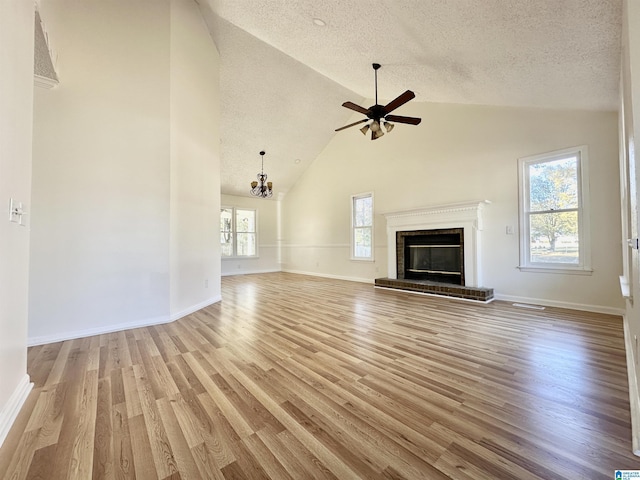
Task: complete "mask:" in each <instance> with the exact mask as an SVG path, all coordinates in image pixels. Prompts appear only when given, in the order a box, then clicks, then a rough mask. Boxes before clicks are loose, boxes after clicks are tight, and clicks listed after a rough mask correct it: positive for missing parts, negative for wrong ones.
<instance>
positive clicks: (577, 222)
mask: <svg viewBox="0 0 640 480" xmlns="http://www.w3.org/2000/svg"><path fill="white" fill-rule="evenodd" d="M585 165H586V147H578V148H574V149H567V150H563V151H559V152H552V153H550V154H545V155H537V156H534V157H528V158H524V159H520V182H521V186H520V193H521V198H520V217H521V222H520V225H521V232H520V235H521V262H520V263H521V265H520V266H521V268H522V267H525V268H526V267H533V268H535V267H540V268H558V267H561V268H569V269H575V268H581V269H587V262H588V255H587V253H588V236H587V235H586V231H587V229H586V226H585V224H586V219H587V218H588V216H587V215H586V213H585V211H586V202H585V201H584V199H585V195H586V186H587V185H588V183H587V182H586V178H585V177H586V170H585Z"/></svg>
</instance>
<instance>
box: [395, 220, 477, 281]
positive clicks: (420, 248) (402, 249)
mask: <svg viewBox="0 0 640 480" xmlns="http://www.w3.org/2000/svg"><path fill="white" fill-rule="evenodd" d="M396 258H397V262H398V265H397V268H398V270H397V272H398V279H413V280H429V281H434V282H440V283H448V284H454V285H464V284H465V281H464V229H462V228H447V229H434V230H414V231H405V232H396Z"/></svg>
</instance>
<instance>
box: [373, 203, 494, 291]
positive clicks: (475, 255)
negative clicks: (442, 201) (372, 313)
mask: <svg viewBox="0 0 640 480" xmlns="http://www.w3.org/2000/svg"><path fill="white" fill-rule="evenodd" d="M489 203H490V202H489V201H487V200H482V201H475V202H467V203H456V204H448V205H438V206H433V207H426V208H421V209H417V210H405V211H401V212H391V213H386V214H385V215H384V216H385V218H386V220H387V265H388V272H389V276H388V277H387V278H377V279H376V280H375V286H376V287H379V288H393V289H400V290H406V291H409V292H417V293H424V294H433V295H442V296H448V297H455V298H462V299H465V300H474V301H479V302H485V303H486V302H490V301H492V300H493V289H492V288H486V287H483V286H482V269H481V258H480V247H481V244H482V237H481V234H482V229H483V223H482V211H483V209H484V207H485V206H486V205H488V204H489ZM451 228H461V229H463V231H464V234H463V235H464V246H465V247H464V271H465V284H464V285H453V284H448V283H440V282H434V281H427V280H411V279H398V263H397V252H396V250H397V248H396V233H397V232H405V231H414V230H431V229H451Z"/></svg>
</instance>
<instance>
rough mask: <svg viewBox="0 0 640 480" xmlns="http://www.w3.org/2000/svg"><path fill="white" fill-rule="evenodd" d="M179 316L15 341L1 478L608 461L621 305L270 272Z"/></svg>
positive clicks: (369, 473) (519, 470)
mask: <svg viewBox="0 0 640 480" xmlns="http://www.w3.org/2000/svg"><path fill="white" fill-rule="evenodd" d="M222 284H223V291H222V293H223V301H222V302H221V303H219V304H216V305H213V306H211V307H208V308H205V309H203V310H201V311H199V312H196V313H194V314H192V315H189V316H188V317H185V318H183V319H180V320H178V321H176V322H173V323H170V324H166V325H161V326H155V327H149V328H140V329H136V330H128V331H124V332H117V333H112V334H107V335H100V336H96V337H90V338H84V339H78V340H72V341H66V342H60V343H55V344H49V345H43V346H38V347H33V348H30V349H29V360H28V372H29V374H30V375H31V379H32V381H33V382H34V383H35V387H34V389H33V391H32V393H31V394H30V396H29V398H28V400H27V403H26V405H25V407H24V408H23V410H22V412H21V413H20V415H19V417H18V419H17V421H16V423H15V425H14V427H13V429H12V430H11V432H10V434H9V436H8V437H7V440H6V441H5V444H4V446H3V447H2V449H0V472H2V473H0V476H2V475H4V476H2V478H5V479H23V478H29V479H46V480H53V479H91V478H96V479H98V478H99V479H133V478H136V479H143V480H148V479H172V480H175V479H226V480H230V479H267V478H268V479H276V480H286V479H294V480H306V479H340V480H346V479H430V480H440V479H459V480H478V479H491V480H495V479H519V480H527V479H544V480H556V479H558V480H559V479H563V480H564V479H589V480H597V479H612V478H614V474H613V472H614V470H615V469H629V470H635V469H640V458H638V457H635V456H633V455H632V453H631V431H630V418H629V400H628V398H629V397H628V387H627V374H626V365H625V353H624V342H623V326H622V319H621V318H619V317H615V316H607V315H600V314H590V313H584V312H575V311H569V310H561V309H553V308H548V309H546V310H544V311H536V310H526V309H521V308H517V307H514V306H512V305H510V304H507V303H502V302H494V303H492V304H489V305H480V304H472V303H467V302H459V301H455V300H450V299H440V298H433V297H426V296H419V295H411V294H407V293H403V292H399V291H387V290H379V289H374V288H373V287H372V286H371V285H366V284H359V283H354V282H344V281H337V280H328V279H322V278H316V277H308V276H302V275H293V274H286V273H273V274H261V275H247V276H236V277H225V278H223V280H222Z"/></svg>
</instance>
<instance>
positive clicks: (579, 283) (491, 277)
mask: <svg viewBox="0 0 640 480" xmlns="http://www.w3.org/2000/svg"><path fill="white" fill-rule="evenodd" d="M399 114H403V115H410V116H419V117H422V119H423V121H422V124H421V125H419V126H416V127H414V126H406V125H397V126H396V128H395V129H394V130H393V131H392V132H391V133H388V134H387V135H385V136H384V137H383V138H381V139H378V140H376V141H371V140H369V138H365V137H364V136H363V135H362V134H361V133H360V132H359V131H358V130H357V129H356V128H354V129H351V130H347V131H344V132H340V133H338V134H336V135H335V137H334V139H333V140H332V141H331V142H330V143H329V144H328V145H327V147H326V148H325V149H324V151H323V152H322V154H321V155H320V156H319V157H318V158H317V159H316V160H315V162H314V163H313V165H312V166H311V167H310V168H309V170H308V171H307V172H306V174H305V175H304V176H303V178H302V179H301V180H300V181H299V182H298V183H297V184H296V185H295V186H294V188H292V189H291V191H290V192H289V193H288V194H287V196H286V197H285V198H284V200H283V206H282V210H283V219H284V223H283V253H282V255H283V269H284V270H288V271H298V272H305V273H311V274H319V275H326V276H334V277H341V278H349V279H354V280H362V281H372V280H373V279H374V278H376V277H384V276H386V275H387V261H386V249H387V244H386V243H387V242H386V233H385V229H386V225H385V219H384V216H383V215H382V214H383V213H385V212H393V211H400V210H409V209H415V208H420V207H428V206H436V205H442V204H448V203H456V202H464V201H474V200H485V199H486V200H490V201H491V202H492V203H491V204H490V205H488V206H487V207H486V208H485V209H484V212H485V214H484V219H485V226H484V227H485V228H484V231H483V232H482V237H483V239H482V241H483V249H482V252H481V263H482V265H483V267H482V269H483V274H482V278H483V280H484V281H483V283H484V286H486V287H493V288H494V289H495V292H496V294H497V296H498V297H499V298H503V299H508V300H518V301H528V302H532V303H541V304H547V305H561V306H567V307H573V308H581V309H587V310H597V311H606V312H620V311H621V309H622V307H623V301H622V297H621V295H620V290H619V285H618V275H619V274H620V271H621V262H620V255H621V238H620V217H619V215H618V213H617V212H619V179H618V165H617V161H618V145H617V116H616V113H615V112H610V113H608V112H588V111H560V110H558V111H556V110H543V109H524V108H501V107H485V106H462V105H444V104H426V103H419V102H415V101H414V102H412V103H409V104H407V105H406V106H403V107H402V112H399ZM357 119H358V117H356V116H354V117H353V119H352V120H353V121H355V120H357ZM583 144H586V145H588V148H589V165H590V174H591V198H590V201H591V202H590V203H591V207H592V217H591V232H590V233H591V246H592V266H593V274H592V275H590V276H579V275H562V274H544V273H528V272H527V273H525V272H521V271H519V270H518V269H517V268H516V267H517V266H518V264H519V242H518V235H517V232H518V170H517V165H518V162H517V160H518V158H520V157H524V156H529V155H534V154H539V153H545V152H549V151H553V150H558V149H563V148H566V147H572V146H577V145H583ZM362 192H373V194H374V210H375V220H374V221H375V261H374V262H358V261H352V260H349V248H350V236H349V235H350V196H351V195H353V194H358V193H362ZM507 226H511V227H513V229H514V231H515V234H514V235H507V234H506V227H507Z"/></svg>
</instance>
